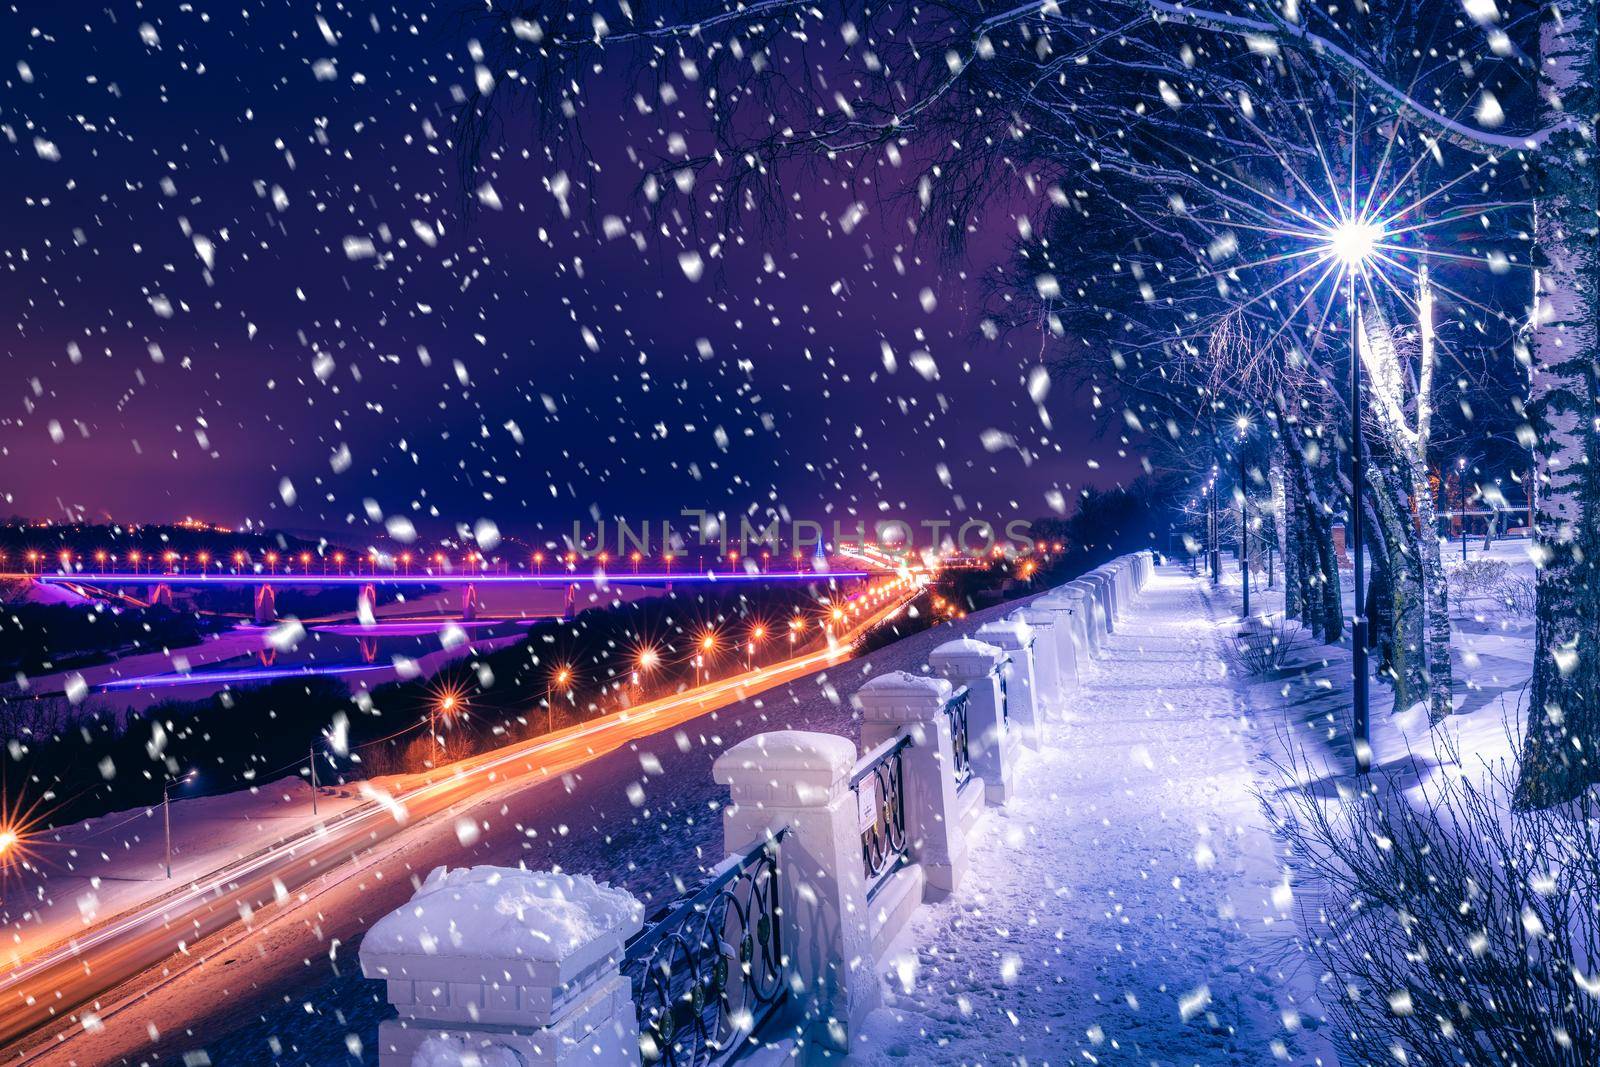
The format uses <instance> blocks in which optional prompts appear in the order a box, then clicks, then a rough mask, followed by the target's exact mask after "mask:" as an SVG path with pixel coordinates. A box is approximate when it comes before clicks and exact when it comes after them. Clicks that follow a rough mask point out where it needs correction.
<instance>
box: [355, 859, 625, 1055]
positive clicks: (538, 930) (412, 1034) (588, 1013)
mask: <svg viewBox="0 0 1600 1067" xmlns="http://www.w3.org/2000/svg"><path fill="white" fill-rule="evenodd" d="M643 911H644V909H643V908H642V907H641V906H640V904H639V902H638V901H637V900H635V899H634V898H633V896H632V895H631V894H630V893H628V892H627V891H626V890H623V889H616V888H613V887H611V886H608V885H605V884H603V883H598V882H596V881H595V880H594V879H593V878H590V877H588V876H587V875H581V874H578V875H568V874H556V873H553V872H550V871H528V870H521V869H518V868H510V867H488V866H485V867H470V868H458V869H456V870H449V869H447V868H444V867H438V868H435V869H434V871H433V872H432V873H431V874H429V875H428V877H427V879H426V880H425V881H424V882H423V883H422V885H421V887H420V888H418V889H417V891H416V893H415V894H413V895H412V897H411V900H410V901H409V902H408V903H407V904H406V905H405V906H404V907H402V908H400V909H398V910H397V911H393V912H390V913H389V914H388V915H386V916H384V917H383V918H382V919H379V920H378V922H377V923H376V924H375V925H374V926H373V927H372V929H371V930H370V931H369V932H368V933H367V935H366V937H365V938H364V939H363V940H362V942H361V973H362V974H364V975H365V976H366V977H368V978H377V979H382V980H384V981H386V982H387V983H388V996H389V1002H390V1003H391V1004H393V1005H394V1007H395V1010H396V1011H398V1012H399V1014H400V1017H399V1018H398V1019H389V1020H386V1021H385V1022H383V1023H382V1024H381V1025H380V1026H379V1028H378V1062H379V1063H380V1065H381V1067H410V1065H411V1064H413V1063H414V1062H421V1063H435V1062H457V1061H462V1062H464V1061H468V1060H471V1059H473V1058H476V1059H477V1060H478V1061H479V1062H482V1063H485V1064H489V1063H499V1062H504V1063H516V1064H526V1065H528V1067H535V1065H538V1067H565V1065H569V1064H603V1063H627V1062H636V1061H637V1059H638V1056H639V1027H638V1021H637V1017H636V1013H635V1010H634V1004H633V994H632V988H631V985H630V983H629V982H628V980H627V979H626V978H624V977H623V976H622V973H621V961H622V956H623V947H624V945H625V944H626V943H627V941H628V939H629V938H631V937H632V936H633V935H634V934H636V933H638V931H639V929H640V926H641V924H642V919H643Z"/></svg>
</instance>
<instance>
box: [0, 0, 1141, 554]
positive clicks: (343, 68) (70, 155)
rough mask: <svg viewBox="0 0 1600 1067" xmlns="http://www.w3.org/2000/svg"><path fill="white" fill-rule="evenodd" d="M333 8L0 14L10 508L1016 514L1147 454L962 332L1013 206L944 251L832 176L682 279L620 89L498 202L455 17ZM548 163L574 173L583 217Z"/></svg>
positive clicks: (1023, 352) (452, 519) (643, 132)
mask: <svg viewBox="0 0 1600 1067" xmlns="http://www.w3.org/2000/svg"><path fill="white" fill-rule="evenodd" d="M324 17H325V18H326V20H327V22H326V28H324V26H323V25H320V24H319V19H318V16H317V14H316V12H315V10H314V9H313V8H311V7H306V6H302V5H273V6H271V7H270V8H264V7H262V6H260V5H255V4H251V5H249V6H248V7H247V8H246V9H245V10H244V11H243V12H241V11H240V10H238V8H237V7H235V8H233V9H229V10H225V11H224V10H210V11H205V10H204V9H201V10H193V11H184V10H180V8H179V5H176V4H165V3H158V4H154V5H146V6H144V7H143V8H141V9H138V10H134V9H126V8H124V9H119V10H118V12H117V13H115V14H113V13H112V12H110V11H107V10H105V9H96V10H94V11H93V12H88V11H87V10H86V9H77V8H74V7H73V6H72V5H58V6H55V7H53V8H47V9H37V10H34V11H30V12H27V13H24V14H18V13H16V12H15V11H12V12H8V13H6V14H4V15H0V21H3V23H4V25H5V33H4V39H5V40H6V41H7V42H8V47H9V49H10V54H9V55H8V56H7V57H6V58H5V62H4V65H3V69H0V78H3V80H4V89H5V98H6V107H5V109H4V114H3V115H0V132H3V133H4V135H5V139H6V144H5V151H6V153H7V159H8V163H7V171H6V174H7V179H6V181H5V182H4V183H3V194H0V195H3V196H4V197H6V198H7V204H6V207H5V217H6V218H7V220H8V224H7V226H6V227H5V232H4V235H3V236H0V245H3V249H4V251H3V255H4V263H5V268H6V271H7V273H8V279H7V283H6V284H5V286H4V287H3V288H0V301H4V304H5V312H6V314H5V318H6V321H7V323H8V329H7V334H6V337H5V339H4V341H3V342H0V353H3V359H4V361H5V364H6V366H7V370H8V375H7V377H8V380H9V382H10V383H11V388H12V390H13V393H12V395H11V397H10V399H9V400H8V401H7V402H6V404H5V407H4V410H3V412H0V456H3V457H4V464H5V469H6V471H7V477H6V478H5V479H4V484H3V485H0V493H3V497H0V510H3V511H4V512H8V513H17V514H22V515H27V516H30V517H41V518H42V517H53V518H67V517H72V518H85V519H89V520H95V519H104V518H107V517H110V518H112V519H115V520H123V521H149V520H160V519H173V518H178V517H181V516H183V515H186V514H194V515H197V516H203V517H206V518H209V519H212V520H215V521H220V522H226V523H239V522H242V521H244V520H245V519H246V518H251V519H254V520H256V521H262V522H266V523H269V524H272V525H283V526H290V527H300V528H305V527H317V528H323V529H333V530H339V529H344V528H346V524H347V523H348V524H352V525H353V526H354V527H355V528H356V529H364V528H365V527H366V526H367V524H368V522H369V520H368V518H367V514H366V511H367V509H366V505H365V501H367V500H369V499H370V500H372V501H375V502H376V504H377V507H378V508H379V509H380V510H381V511H382V512H383V513H385V514H392V513H395V512H404V513H406V514H407V515H408V516H410V517H411V518H412V520H413V521H414V522H415V523H416V524H417V526H418V527H419V528H421V529H423V530H424V531H425V532H426V531H432V532H442V531H445V530H448V529H449V528H450V527H452V526H453V524H455V523H457V522H467V523H471V522H473V521H474V520H475V519H477V518H479V517H480V516H488V517H490V518H492V519H494V520H495V521H496V522H497V523H499V524H500V525H501V526H502V527H504V528H506V529H507V530H508V531H509V530H515V529H517V528H518V527H519V526H525V525H527V524H530V523H533V522H538V521H544V522H547V523H551V524H554V525H557V526H560V525H562V524H569V523H570V522H571V521H572V520H573V519H575V518H582V519H589V518H590V517H592V516H593V515H595V514H604V515H619V514H620V515H625V516H630V517H638V518H648V517H658V516H675V515H676V514H677V512H678V509H679V508H680V507H712V508H727V509H728V510H729V511H730V512H734V511H744V510H745V509H747V508H750V507H757V508H763V509H764V508H775V507H782V506H787V508H788V509H789V511H790V512H791V513H793V514H795V515H797V516H815V517H818V518H825V517H827V515H828V513H826V512H825V511H824V508H826V507H827V506H828V505H832V506H833V508H834V509H835V510H834V511H833V512H832V513H831V514H832V515H833V516H834V517H839V516H841V515H851V513H850V512H849V511H848V510H846V509H857V510H856V512H855V514H858V515H861V516H865V517H867V518H872V517H876V516H879V515H897V514H898V515H908V516H918V517H921V516H927V517H943V516H946V515H949V514H977V515H982V516H986V517H991V518H1006V517H1011V516H1037V515H1041V514H1045V513H1047V512H1048V510H1049V508H1048V506H1047V504H1046V493H1047V492H1048V491H1049V490H1052V489H1060V490H1064V491H1065V492H1066V494H1067V497H1068V499H1070V498H1071V495H1072V491H1073V490H1076V489H1078V488H1081V487H1082V486H1083V485H1084V484H1086V483H1088V482H1091V481H1093V482H1097V483H1098V484H1101V485H1109V484H1112V483H1114V482H1116V481H1118V480H1126V479H1127V478H1128V477H1130V476H1132V475H1133V474H1135V473H1137V466H1136V463H1135V462H1134V460H1132V459H1129V458H1127V457H1123V456H1119V447H1120V445H1119V442H1118V440H1117V437H1116V432H1117V431H1116V427H1115V426H1114V427H1113V429H1112V431H1111V433H1110V434H1108V435H1106V436H1104V437H1098V438H1097V437H1096V436H1095V433H1096V427H1097V425H1098V424H1099V415H1101V414H1103V412H1100V413H1096V412H1095V411H1094V410H1093V409H1092V407H1091V404H1090V397H1089V396H1087V395H1085V394H1084V392H1082V391H1077V390H1074V389H1071V388H1067V387H1065V386H1063V385H1061V384H1059V383H1058V384H1057V386H1056V388H1055V390H1054V391H1053V392H1052V393H1051V394H1050V396H1049V397H1048V398H1047V399H1046V401H1045V406H1046V407H1047V409H1048V414H1049V418H1050V419H1051V421H1052V423H1053V425H1054V426H1055V428H1056V429H1055V430H1053V431H1046V430H1044V428H1043V427H1042V425H1041V420H1040V413H1039V410H1038V408H1037V406H1036V405H1035V404H1034V403H1033V401H1032V400H1030V399H1029V396H1028V393H1027V390H1026V388H1025V385H1024V381H1025V376H1026V373H1027V369H1028V368H1029V367H1030V366H1032V365H1033V364H1035V363H1037V362H1038V361H1039V359H1040V355H1041V353H1040V346H1039V338H1038V336H1037V335H1035V334H1032V333H1031V332H1019V333H1016V334H1013V335H1009V336H1005V337H1002V338H1001V339H1000V340H998V341H989V340H985V339H983V338H982V337H981V336H980V334H979V330H978V326H979V321H980V318H981V311H980V308H979V306H978V305H979V304H980V303H981V301H982V299H983V297H982V286H981V285H980V284H979V282H978V281H977V278H978V276H980V275H981V274H982V272H984V271H986V270H988V271H993V270H994V269H995V267H996V265H997V264H998V263H999V262H1000V261H1001V260H1003V258H1004V256H1005V254H1006V250H1007V246H1008V241H1009V236H1010V235H1011V234H1013V233H1014V232H1015V226H1014V222H1013V220H1012V219H1011V218H1010V216H1009V214H1008V213H1006V212H1004V211H1003V210H996V211H995V212H993V214H994V215H995V216H996V217H994V218H990V219H986V220H984V223H983V229H982V230H981V231H980V233H979V236H978V238H977V239H976V241H975V248H974V250H973V252H972V254H971V255H970V256H969V257H968V259H967V260H966V261H964V262H963V263H959V264H954V263H949V262H941V261H940V260H939V258H938V256H937V254H936V252H935V251H934V250H933V249H931V248H930V247H928V245H927V243H926V242H919V241H918V240H917V239H916V238H914V237H913V235H912V234H911V233H910V231H909V228H908V225H907V222H908V220H907V215H906V206H905V204H904V202H903V201H900V200H888V199H885V200H884V201H883V202H880V201H879V200H878V198H877V194H876V192H875V191H869V192H868V193H867V194H866V195H864V196H863V195H861V193H860V192H859V191H857V192H849V191H846V189H845V188H844V187H842V186H841V185H839V184H838V179H839V178H840V177H841V175H829V174H827V173H825V172H824V173H820V174H817V175H815V176H814V177H812V178H810V179H809V180H808V183H807V184H806V185H804V186H802V188H803V190H804V192H803V194H802V197H801V200H800V201H799V202H798V203H796V204H795V205H794V214H795V217H794V218H792V219H791V220H790V221H789V222H788V224H787V225H786V226H783V227H782V228H781V229H779V228H774V229H772V230H771V231H769V232H767V233H765V234H761V233H759V232H758V231H757V228H755V227H750V226H747V227H745V228H744V230H743V231H742V232H740V233H737V234H735V236H737V237H738V238H740V239H742V241H743V244H742V245H740V244H738V243H732V244H730V245H729V246H728V247H727V248H726V249H724V250H723V254H722V255H721V256H720V257H719V258H714V259H711V260H710V262H709V264H708V267H707V269H706V272H705V274H704V276H703V277H700V278H699V279H698V280H691V279H690V278H689V277H687V276H686V272H685V271H684V270H683V269H681V268H680V264H679V262H678V252H679V249H678V248H677V247H676V246H674V245H669V244H668V243H667V241H666V240H665V239H662V238H660V237H658V236H651V235H650V232H649V223H648V218H647V214H646V211H645V204H644V201H643V199H642V197H641V196H640V195H639V192H638V189H637V182H638V169H637V167H635V166H633V165H631V164H630V163H629V161H628V158H627V152H628V150H630V149H633V150H636V151H637V153H638V154H639V156H640V157H641V158H653V157H655V156H658V155H659V154H660V153H661V152H662V150H663V149H662V144H663V142H664V137H663V136H662V131H661V130H660V129H658V126H657V123H656V121H655V120H654V119H646V118H641V117H638V116H637V115H634V114H633V109H632V108H631V107H630V106H629V103H628V102H629V100H630V98H631V92H632V90H631V87H625V86H622V85H618V86H617V87H616V89H617V92H616V114H617V115H618V116H621V117H619V118H618V119H617V121H616V125H615V127H614V128H613V129H611V130H607V131H604V132H605V134H606V136H607V137H609V138H614V140H607V141H604V142H603V143H599V144H596V145H595V146H594V157H595V163H596V164H598V166H599V168H600V169H599V173H598V174H596V173H595V172H594V170H593V169H592V168H591V167H588V165H587V164H584V163H582V162H576V165H575V161H563V162H561V163H559V164H558V163H552V162H550V161H548V160H546V159H544V158H542V155H541V152H540V150H539V147H538V145H537V144H536V143H534V142H527V141H525V138H524V140H522V141H519V140H518V138H519V136H523V134H522V133H521V132H520V131H518V130H515V129H513V130H511V131H510V134H509V136H510V137H511V143H510V145H509V147H508V149H507V155H508V157H509V158H510V159H511V160H512V161H511V162H503V163H501V164H500V165H499V167H498V176H497V177H496V179H495V181H494V189H495V194H496V195H497V196H498V198H499V201H500V209H499V210H494V209H492V208H480V209H479V210H478V211H477V212H476V213H474V214H472V215H471V217H468V215H467V213H465V212H464V210H463V206H464V203H465V202H466V201H467V200H468V199H470V195H469V194H464V192H463V189H462V187H461V184H460V181H459V179H458V177H457V174H458V171H457V166H456V157H455V154H454V149H453V147H452V145H451V144H450V142H449V136H450V127H451V109H452V107H453V102H452V87H454V86H458V85H463V84H466V83H467V81H468V80H470V78H471V77H472V73H471V62H470V60H469V59H468V58H467V43H466V42H465V41H464V40H462V39H459V38H458V36H457V35H456V33H455V32H454V30H453V29H452V27H451V26H449V25H445V24H443V23H442V22H441V20H439V19H438V18H434V19H432V20H425V19H424V18H423V17H421V16H418V17H417V21H416V25H417V26H419V27H423V29H422V30H421V32H413V30H412V16H411V15H409V14H408V15H406V16H404V17H403V18H402V17H400V16H398V15H396V14H395V12H394V11H386V12H384V13H383V14H378V15H368V14H365V13H362V14H359V15H356V14H352V13H351V12H348V11H345V12H339V11H332V10H330V11H328V12H326V14H325V16H324ZM69 41H70V42H71V44H70V45H68V44H67V43H66V42H69ZM593 104H594V98H593V96H591V107H593ZM630 115H633V117H632V118H628V117H627V116H630ZM524 117H526V116H524ZM591 121H592V119H591ZM524 148H526V149H527V157H526V158H518V157H519V156H520V155H521V153H522V152H523V150H524ZM579 168H585V169H583V170H580V169H579ZM562 169H571V170H573V172H574V174H575V175H580V176H581V175H584V174H587V177H582V179H581V180H578V181H575V182H574V186H573V189H572V191H571V193H570V194H569V195H568V197H567V200H568V201H569V205H570V216H569V217H564V216H563V213H562V211H561V210H560V205H559V203H558V199H557V197H555V196H553V195H552V193H551V191H550V189H549V187H548V182H549V181H550V179H551V178H552V176H553V175H554V174H555V173H556V172H557V171H559V170H562ZM889 191H892V190H889ZM858 197H859V198H860V199H861V200H862V201H863V202H864V203H865V205H866V208H867V214H866V216H865V217H864V219H862V220H861V221H860V222H859V223H858V224H852V225H848V226H844V225H840V219H841V217H842V216H844V214H845V213H846V210H847V208H848V206H849V205H850V204H851V202H852V201H853V200H855V199H857V198H858ZM683 203H684V204H688V203H689V201H687V200H685V201H683ZM608 216H616V217H618V218H620V219H622V220H623V228H624V230H625V231H626V232H625V233H624V234H623V235H621V236H615V237H612V238H608V237H607V236H605V235H604V233H603V229H604V224H603V220H605V219H606V218H607V217H608ZM711 228H712V229H714V227H711ZM636 231H643V232H644V233H645V238H644V244H645V249H644V251H643V252H641V251H640V250H639V248H638V247H636V245H635V242H634V240H633V239H632V235H633V233H634V232H636ZM714 239H715V238H714V236H710V237H708V238H707V242H706V245H705V246H703V247H702V249H701V251H708V250H709V247H710V245H711V244H712V242H713V241H714ZM925 291H927V292H931V294H932V296H933V297H934V298H936V300H937V305H936V306H935V307H932V308H931V310H930V309H929V308H928V307H927V306H926V305H927V303H928V301H927V300H926V298H925V296H924V293H925ZM585 331H588V332H587V334H586V332H585ZM885 343H887V344H888V345H889V346H890V348H891V349H892V350H893V353H894V356H895V364H896V367H897V369H896V370H894V371H893V372H890V371H889V370H887V369H886V367H885V359H884V356H883V345H884V344H885ZM919 349H925V350H926V351H927V352H928V353H929V354H930V355H931V356H932V358H933V361H934V363H935V364H936V365H937V369H938V376H937V378H936V379H933V380H929V379H928V378H925V377H924V376H923V375H922V374H920V373H919V372H918V370H916V369H914V367H913V361H912V359H911V356H912V354H913V353H914V352H916V351H918V350H919ZM1111 410H1112V411H1113V412H1115V410H1116V409H1115V407H1113V408H1112V409H1111ZM1117 422H1118V423H1120V420H1117ZM1058 434H1059V437H1058V436H1057V435H1058ZM1001 435H1004V436H1003V437H1002V436H1001ZM986 442H987V447H986ZM1007 442H1012V443H1007ZM991 449H993V450H992V451H991ZM346 450H348V460H347V461H346V459H345V456H346ZM1023 450H1025V451H1026V452H1028V453H1030V454H1031V456H1032V461H1031V463H1030V462H1025V459H1024V455H1023ZM1096 462H1098V463H1103V464H1104V468H1103V469H1099V470H1096V469H1094V466H1093V464H1094V463H1096ZM941 468H942V469H941ZM285 478H287V479H288V481H289V482H290V483H292V485H293V487H294V493H293V494H292V495H293V497H294V500H295V503H294V504H293V505H292V506H290V505H287V504H286V503H285V501H284V497H283V494H282V492H281V485H282V481H283V479H285ZM882 504H886V505H887V508H883V507H881V506H880V505H882ZM851 517H852V518H853V517H854V516H853V515H852V516H851Z"/></svg>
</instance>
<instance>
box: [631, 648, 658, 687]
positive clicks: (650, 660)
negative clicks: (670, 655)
mask: <svg viewBox="0 0 1600 1067" xmlns="http://www.w3.org/2000/svg"><path fill="white" fill-rule="evenodd" d="M660 662H661V653H659V652H657V651H656V650H655V649H654V648H650V647H648V646H647V647H645V648H642V649H640V650H639V654H638V655H637V656H635V657H634V660H633V680H634V682H635V683H636V684H637V685H638V686H639V696H640V698H641V699H642V698H643V697H644V677H645V675H647V674H649V673H650V672H651V671H652V670H654V669H655V667H656V664H658V663H660Z"/></svg>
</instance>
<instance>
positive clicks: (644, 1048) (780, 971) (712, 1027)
mask: <svg viewBox="0 0 1600 1067" xmlns="http://www.w3.org/2000/svg"><path fill="white" fill-rule="evenodd" d="M788 832H789V831H788V829H787V828H785V829H783V830H780V831H779V832H778V833H777V834H776V835H774V836H773V838H772V840H770V841H765V842H762V843H761V844H759V845H757V846H755V847H754V848H752V849H751V850H750V851H748V852H746V853H745V854H744V855H742V856H729V857H728V858H727V859H726V860H724V861H723V862H722V863H721V864H720V865H719V866H718V867H717V869H716V870H714V871H712V872H711V875H710V877H708V878H707V879H706V881H705V882H704V883H703V884H702V885H701V886H700V887H699V888H697V889H694V890H691V891H690V892H688V893H686V894H685V895H684V896H682V897H680V898H679V899H678V900H677V901H676V902H674V903H673V904H670V905H668V906H667V907H666V908H664V909H662V911H661V912H659V913H658V914H657V916H656V917H654V918H652V919H651V921H650V922H648V923H647V924H646V925H645V928H644V930H643V931H641V932H640V933H639V935H638V936H637V937H635V938H634V939H633V940H632V941H630V942H629V943H628V948H627V952H626V954H625V958H624V960H623V965H622V969H623V973H624V974H626V975H628V977H629V978H631V979H632V981H633V1000H634V1006H635V1009H636V1010H637V1012H638V1016H639V1052H640V1058H641V1060H642V1061H643V1062H644V1063H647V1064H653V1063H664V1064H670V1065H672V1067H701V1065H704V1064H716V1063H723V1062H725V1061H727V1060H729V1059H732V1058H733V1057H734V1056H735V1055H736V1054H737V1053H738V1052H739V1050H740V1049H741V1047H742V1046H743V1045H744V1044H745V1043H746V1042H747V1041H749V1040H751V1039H752V1038H753V1037H754V1035H755V1034H756V1033H757V1032H759V1030H760V1028H761V1027H762V1025H763V1024H764V1023H766V1021H767V1020H768V1019H770V1018H771V1017H772V1016H773V1014H774V1013H775V1012H776V1011H777V1010H778V1009H779V1007H781V1006H782V1004H783V1002H784V1000H785V999H786V998H787V997H788V989H789V983H788V979H787V973H788V966H789V964H788V959H787V958H786V957H785V956H784V953H783V944H782V938H781V936H780V934H779V928H780V927H781V926H782V921H781V919H782V904H781V901H780V899H779V896H778V849H779V848H780V847H781V842H782V840H783V838H784V837H785V836H787V834H788Z"/></svg>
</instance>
